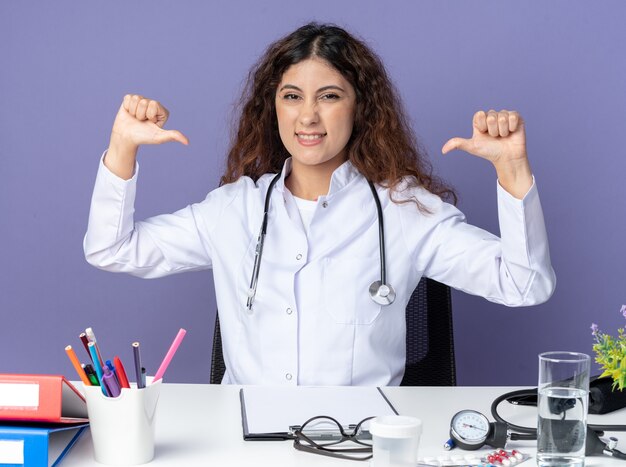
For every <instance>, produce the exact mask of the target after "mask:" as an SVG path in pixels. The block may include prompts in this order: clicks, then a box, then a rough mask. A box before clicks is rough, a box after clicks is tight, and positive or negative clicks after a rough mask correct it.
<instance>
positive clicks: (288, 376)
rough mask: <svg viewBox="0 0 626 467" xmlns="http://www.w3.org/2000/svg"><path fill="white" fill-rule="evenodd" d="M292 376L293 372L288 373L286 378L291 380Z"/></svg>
mask: <svg viewBox="0 0 626 467" xmlns="http://www.w3.org/2000/svg"><path fill="white" fill-rule="evenodd" d="M291 378H292V376H291V373H287V374H286V375H285V379H286V380H287V381H291Z"/></svg>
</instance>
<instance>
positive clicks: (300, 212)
mask: <svg viewBox="0 0 626 467" xmlns="http://www.w3.org/2000/svg"><path fill="white" fill-rule="evenodd" d="M491 78H493V79H495V78H494V77H491ZM491 78H490V79H491ZM242 103H243V107H242V112H241V117H240V121H239V126H238V129H237V133H236V136H235V138H234V141H233V144H232V146H231V148H230V151H229V154H228V166H227V170H226V173H225V174H224V175H223V177H222V181H221V182H222V183H221V186H220V187H219V188H217V189H216V190H214V191H212V192H210V193H209V194H208V196H207V197H206V199H205V200H204V201H202V202H199V203H196V204H192V205H190V206H188V207H186V208H184V209H182V210H180V211H178V212H175V213H173V214H166V215H160V216H156V217H153V218H150V219H146V220H144V221H141V222H135V221H134V219H133V211H134V208H133V203H134V199H135V190H136V183H137V177H138V171H139V168H138V165H137V162H136V155H137V150H138V148H139V146H140V145H143V144H161V143H165V142H168V141H177V142H179V143H182V144H188V140H187V138H186V137H185V136H184V135H183V134H182V133H180V132H178V131H176V130H166V129H165V128H164V125H165V123H166V121H167V118H168V112H167V110H166V109H165V108H164V107H163V106H162V105H161V104H160V103H159V102H158V101H156V100H152V99H149V98H145V97H142V96H139V95H127V96H125V97H124V100H123V102H122V105H121V107H120V109H119V112H118V113H117V116H116V118H115V122H114V124H113V130H112V134H111V140H110V145H109V148H108V150H107V152H106V154H105V156H104V158H103V160H102V161H101V163H100V167H99V171H98V175H97V179H96V183H95V188H94V193H93V199H92V204H91V212H90V217H89V226H88V230H87V234H86V236H85V241H84V249H85V255H86V258H87V260H88V261H89V262H90V263H91V264H93V265H94V266H97V267H99V268H102V269H106V270H109V271H115V272H128V273H131V274H134V275H137V276H140V277H145V278H153V277H161V276H165V275H168V274H174V273H179V272H184V271H197V270H202V269H207V268H212V269H213V276H214V280H215V291H216V297H217V305H218V309H219V313H220V324H221V330H222V339H223V346H224V359H225V363H226V368H227V370H226V374H225V376H224V382H225V383H236V384H275V385H279V384H287V385H295V384H302V385H395V384H399V383H400V381H401V379H402V376H403V371H404V360H405V317H404V312H405V307H406V304H407V302H408V300H409V298H410V296H411V293H412V292H413V290H414V289H415V287H416V285H417V283H418V282H419V280H420V278H421V277H422V276H427V277H430V278H432V279H435V280H437V281H440V282H443V283H445V284H448V285H450V286H452V287H455V288H457V289H460V290H463V291H465V292H468V293H471V294H476V295H480V296H483V297H485V298H486V299H487V300H490V301H493V302H496V303H502V304H505V305H509V306H523V305H533V304H536V303H541V302H543V301H545V300H547V299H548V298H549V297H550V295H551V294H552V292H553V289H554V286H555V275H554V271H553V269H552V267H551V264H550V257H549V252H548V241H547V237H546V231H545V226H544V220H543V214H542V211H541V206H540V202H539V196H538V194H537V188H536V186H535V183H534V179H533V176H532V173H531V169H530V165H529V162H528V159H527V156H526V144H525V132H524V122H523V120H522V118H521V117H520V115H519V114H518V113H517V112H513V111H506V110H502V111H499V112H496V111H494V110H489V111H488V112H484V111H478V112H476V114H475V115H474V117H473V122H472V124H473V135H472V137H471V138H470V139H462V138H452V139H450V140H449V141H448V142H446V143H445V145H444V146H443V149H442V152H443V153H447V152H449V151H451V150H453V149H462V150H464V151H466V152H468V153H470V154H473V155H475V156H478V157H482V158H484V159H486V160H488V161H490V162H491V163H492V164H493V166H494V167H495V169H496V174H497V177H498V183H497V197H498V214H499V220H500V234H501V238H498V237H496V236H494V235H492V234H490V233H488V232H486V231H484V230H481V229H479V228H476V227H474V226H471V225H468V224H466V223H465V218H464V216H463V214H462V213H461V212H460V211H459V210H457V209H456V208H455V207H454V206H453V205H451V204H448V203H446V202H444V201H443V200H442V197H443V198H446V197H452V198H453V199H454V193H453V192H452V191H451V190H450V189H448V188H447V187H446V186H445V185H444V184H443V183H442V182H440V181H439V180H438V179H437V178H435V177H433V176H432V175H431V170H430V167H429V165H428V162H427V160H426V158H425V156H424V155H423V154H422V153H421V152H420V151H419V149H418V146H417V144H416V141H415V139H414V136H413V134H412V132H411V130H410V127H409V125H408V123H407V120H406V118H405V116H404V114H403V112H402V106H401V104H400V102H399V99H398V97H397V94H396V93H395V91H394V88H393V86H392V84H391V82H390V80H389V78H388V77H387V74H386V72H385V69H384V67H383V65H382V63H381V62H380V60H379V58H378V57H377V56H376V55H375V54H374V53H373V52H372V51H371V50H370V49H369V48H368V47H367V46H366V45H365V44H364V43H363V42H361V41H359V40H357V39H356V38H354V37H353V36H351V35H350V34H348V33H347V32H346V31H345V30H343V29H341V28H338V27H335V26H332V25H319V24H308V25H305V26H303V27H301V28H299V29H298V30H296V31H294V32H293V33H291V34H290V35H288V36H286V37H284V38H282V39H280V40H278V41H277V42H275V43H274V44H272V45H271V46H270V47H269V48H268V50H267V51H266V53H265V55H264V56H263V57H261V59H260V60H259V62H258V64H257V65H256V67H255V68H254V69H253V71H252V72H251V74H250V78H249V84H248V88H247V91H246V93H245V94H244V97H243V100H242ZM370 183H371V185H370ZM378 203H380V211H379V209H378ZM266 210H267V215H265V216H264V213H265V211H266ZM381 226H382V227H384V237H383V236H382V235H381V232H380V227H381ZM262 227H263V229H262ZM261 231H264V232H263V233H261V234H259V232H261ZM383 254H384V255H385V257H384V258H383V257H382V255H383ZM383 259H384V260H383ZM381 276H382V277H381Z"/></svg>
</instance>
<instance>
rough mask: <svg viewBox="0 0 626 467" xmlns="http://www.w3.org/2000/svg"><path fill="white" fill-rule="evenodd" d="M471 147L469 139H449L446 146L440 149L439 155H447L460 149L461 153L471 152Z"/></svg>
mask: <svg viewBox="0 0 626 467" xmlns="http://www.w3.org/2000/svg"><path fill="white" fill-rule="evenodd" d="M471 146H472V140H471V139H465V138H450V139H449V140H448V141H446V144H444V145H443V147H442V148H441V153H442V154H447V153H449V152H450V151H453V150H455V149H460V150H462V151H466V152H471V151H469V148H470V147H471Z"/></svg>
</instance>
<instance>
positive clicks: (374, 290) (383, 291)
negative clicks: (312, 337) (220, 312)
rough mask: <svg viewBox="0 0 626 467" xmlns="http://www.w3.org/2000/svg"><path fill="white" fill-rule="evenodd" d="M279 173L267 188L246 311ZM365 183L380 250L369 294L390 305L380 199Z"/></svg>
mask: <svg viewBox="0 0 626 467" xmlns="http://www.w3.org/2000/svg"><path fill="white" fill-rule="evenodd" d="M280 177H281V173H278V174H276V176H275V177H274V178H273V179H272V181H271V182H270V185H269V187H268V188H267V194H266V195H265V207H264V209H263V222H262V223H261V231H260V232H259V238H258V239H257V245H256V250H255V253H254V266H253V268H252V278H251V279H250V288H249V289H248V301H247V303H246V306H247V308H248V311H249V312H251V311H252V303H253V302H254V297H255V296H256V288H257V284H258V282H259V269H260V266H261V257H262V255H263V243H264V242H265V235H266V233H267V219H268V213H269V209H270V197H271V194H272V190H273V189H274V185H276V182H277V181H278V180H279V179H280ZM367 183H368V185H369V187H370V189H371V190H372V196H373V197H374V201H375V202H376V211H377V213H378V244H379V249H380V280H378V281H374V282H372V284H371V285H370V287H369V293H370V297H371V298H372V300H374V301H375V302H376V303H378V304H379V305H390V304H392V303H393V301H394V300H395V299H396V292H395V290H394V289H393V287H392V286H391V285H390V284H388V283H387V267H386V263H385V229H384V226H383V210H382V208H381V206H380V198H379V197H378V193H376V188H374V184H373V183H372V182H370V181H369V180H367Z"/></svg>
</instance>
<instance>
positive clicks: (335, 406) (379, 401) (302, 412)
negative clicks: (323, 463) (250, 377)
mask: <svg viewBox="0 0 626 467" xmlns="http://www.w3.org/2000/svg"><path fill="white" fill-rule="evenodd" d="M239 400H240V403H241V421H242V428H243V439H244V440H246V441H284V440H289V439H293V434H292V427H296V426H300V425H301V424H302V423H304V422H305V421H306V420H308V419H309V418H311V417H315V416H317V415H329V416H331V417H333V418H335V419H337V420H338V421H339V422H341V423H342V424H345V426H346V427H348V426H349V425H353V424H356V423H358V422H360V421H361V420H363V419H364V418H367V417H371V416H382V415H398V412H397V410H396V409H395V408H394V407H393V405H392V404H391V402H390V401H389V399H387V397H386V396H385V394H384V393H383V392H382V390H381V389H380V388H378V387H366V386H337V387H335V386H332V387H330V386H284V387H283V386H273V387H272V386H246V387H244V388H242V389H240V390H239Z"/></svg>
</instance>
